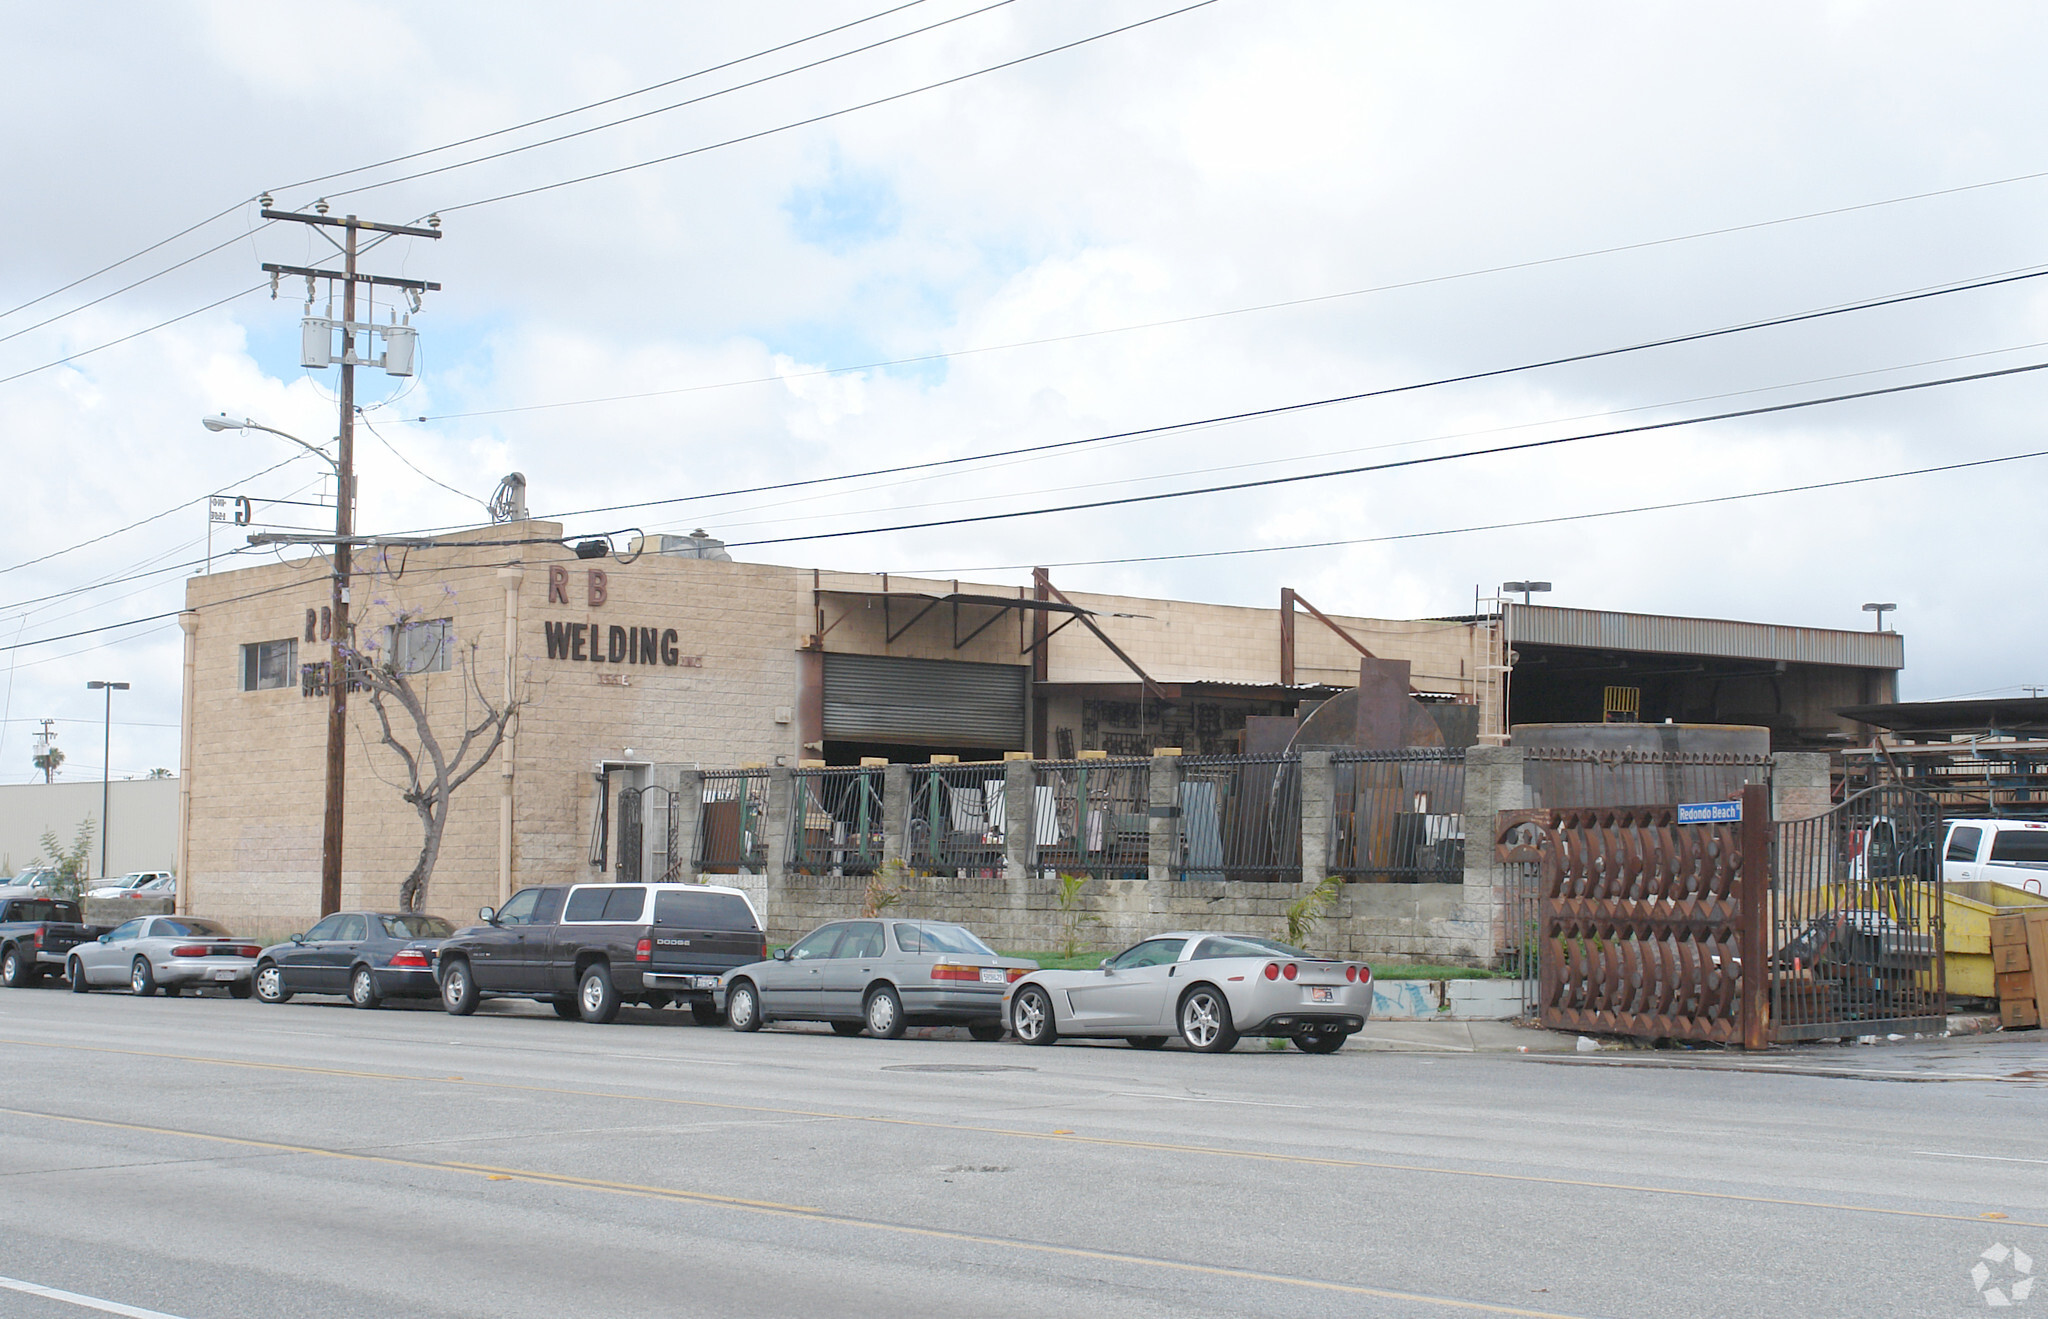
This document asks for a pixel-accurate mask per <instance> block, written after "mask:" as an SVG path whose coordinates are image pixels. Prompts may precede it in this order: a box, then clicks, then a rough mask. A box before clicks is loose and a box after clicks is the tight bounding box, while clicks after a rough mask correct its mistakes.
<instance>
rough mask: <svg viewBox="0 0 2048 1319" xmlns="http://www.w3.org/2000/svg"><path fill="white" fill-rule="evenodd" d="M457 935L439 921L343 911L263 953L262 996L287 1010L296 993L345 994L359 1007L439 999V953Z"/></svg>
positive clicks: (260, 965)
mask: <svg viewBox="0 0 2048 1319" xmlns="http://www.w3.org/2000/svg"><path fill="white" fill-rule="evenodd" d="M453 933H455V930H454V927H453V926H451V925H449V924H448V922H447V921H444V920H442V919H441V918H440V917H439V916H420V915H416V914H412V913H407V912H394V911H338V912H336V913H334V914H333V915H332V916H329V917H326V918H325V919H323V920H322V921H321V922H320V923H319V924H318V925H315V926H314V927H313V928H312V929H310V930H308V931H306V932H305V933H304V934H295V935H293V936H292V937H291V939H290V940H289V941H287V942H285V943H279V944H272V945H271V946H270V947H268V948H265V949H264V950H263V952H262V953H261V954H260V955H259V956H258V957H257V959H256V997H257V998H260V999H262V1000H263V1001H264V1002H265V1003H287V1002H290V1001H291V997H292V995H294V994H342V995H346V996H347V998H348V1001H349V1002H351V1003H353V1004H355V1005H356V1006H357V1007H359V1008H374V1007H377V1006H378V1005H380V1004H381V1003H383V1001H384V1000H385V999H387V998H438V997H439V996H440V993H441V991H440V988H439V987H438V986H436V985H435V984H434V971H433V952H434V948H435V947H436V946H437V945H438V944H439V943H440V942H441V941H442V940H443V939H446V938H447V937H448V936H449V935H451V934H453Z"/></svg>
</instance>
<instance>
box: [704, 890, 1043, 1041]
mask: <svg viewBox="0 0 2048 1319" xmlns="http://www.w3.org/2000/svg"><path fill="white" fill-rule="evenodd" d="M1037 967H1038V963H1036V962H1026V961H1020V960H1018V959H1017V958H1014V957H1004V956H1002V955H1000V954H998V953H997V952H996V951H995V950H994V949H992V948H990V947H989V946H988V945H987V944H985V943H983V942H982V941H981V940H980V939H978V938H976V937H975V936H974V934H973V933H972V932H971V931H969V930H968V929H967V928H966V927H965V926H962V925H949V924H944V923H941V922H938V921H909V920H861V921H833V922H832V923H831V924H829V925H821V926H819V927H818V928H817V929H815V930H813V931H811V932H810V933H809V934H807V935H805V936H804V937H803V938H801V939H799V940H797V941H796V942H795V943H793V944H791V945H790V946H789V947H788V948H786V949H784V950H783V951H782V952H779V953H777V954H776V955H775V956H774V957H773V958H771V959H769V960H768V961H765V962H754V963H751V964H749V965H747V966H742V967H736V968H734V969H733V970H731V971H728V972H726V973H725V976H724V978H723V980H722V982H721V984H720V988H719V992H720V994H721V995H722V996H723V998H724V1001H725V1012H726V1020H727V1021H728V1022H730V1023H731V1025H732V1028H733V1029H734V1030H738V1031H756V1030H759V1029H761V1027H762V1026H763V1025H764V1024H765V1023H767V1022H770V1021H827V1022H830V1023H832V1029H833V1030H835V1031H837V1032H838V1033H839V1034H841V1035H858V1034H860V1033H861V1031H863V1030H865V1031H867V1033H868V1034H870V1035H873V1036H875V1037H877V1038H879V1039H887V1040H893V1039H896V1038H897V1037H898V1036H900V1035H902V1034H903V1032H904V1030H905V1029H906V1028H907V1027H910V1026H965V1027H967V1033H968V1034H969V1035H971V1036H973V1037H974V1038H975V1039H977V1040H999V1039H1001V1038H1003V989H1004V987H1005V986H1007V985H1008V984H1009V983H1010V982H1011V981H1012V980H1014V979H1016V978H1017V977H1018V976H1020V975H1023V974H1024V973H1025V972H1027V971H1033V970H1036V969H1037Z"/></svg>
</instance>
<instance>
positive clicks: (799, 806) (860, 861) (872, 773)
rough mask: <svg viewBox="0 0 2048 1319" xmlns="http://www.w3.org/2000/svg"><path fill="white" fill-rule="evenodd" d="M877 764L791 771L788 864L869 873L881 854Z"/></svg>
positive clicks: (818, 871)
mask: <svg viewBox="0 0 2048 1319" xmlns="http://www.w3.org/2000/svg"><path fill="white" fill-rule="evenodd" d="M882 773H883V771H882V770H880V769H875V768H869V769H800V770H798V771H796V773H795V774H794V775H793V776H792V783H793V784H794V789H795V790H794V792H793V794H792V796H793V799H794V800H793V806H792V809H791V811H790V815H789V868H790V869H791V870H792V871H794V872H795V873H797V874H799V875H872V874H874V873H875V871H876V870H877V869H879V868H880V866H881V864H882V861H883V859H884V858H883V855H882V849H883V842H882V839H883V829H882Z"/></svg>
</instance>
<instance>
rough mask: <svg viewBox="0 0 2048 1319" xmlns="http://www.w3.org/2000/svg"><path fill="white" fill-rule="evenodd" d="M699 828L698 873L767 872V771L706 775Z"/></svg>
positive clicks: (714, 771)
mask: <svg viewBox="0 0 2048 1319" xmlns="http://www.w3.org/2000/svg"><path fill="white" fill-rule="evenodd" d="M702 812H703V813H702V814H701V815H700V816H699V817H698V822H697V869H698V870H700V871H704V872H707V873H710V874H718V875H733V874H738V873H740V872H742V871H745V872H747V873H750V874H759V873H762V872H764V871H766V870H767V869H768V833H767V828H766V825H767V820H768V771H767V770H765V769H736V770H706V771H705V773H704V800H703V806H702Z"/></svg>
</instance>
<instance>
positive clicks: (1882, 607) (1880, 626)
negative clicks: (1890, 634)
mask: <svg viewBox="0 0 2048 1319" xmlns="http://www.w3.org/2000/svg"><path fill="white" fill-rule="evenodd" d="M1897 609H1898V606H1897V605H1895V604H1892V603H1890V602H1889V601H1887V602H1886V603H1884V604H1875V603H1872V604H1867V605H1865V606H1863V612H1864V613H1866V614H1876V615H1877V627H1876V629H1875V630H1876V631H1879V632H1882V631H1884V616H1885V615H1886V614H1889V613H1892V612H1894V611H1895V610H1897Z"/></svg>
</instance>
